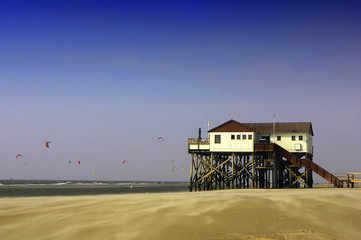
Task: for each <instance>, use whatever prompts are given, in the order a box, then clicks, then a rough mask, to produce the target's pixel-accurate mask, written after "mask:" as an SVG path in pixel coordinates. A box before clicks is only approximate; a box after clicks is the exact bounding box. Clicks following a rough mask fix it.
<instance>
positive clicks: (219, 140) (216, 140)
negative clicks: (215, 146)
mask: <svg viewBox="0 0 361 240" xmlns="http://www.w3.org/2000/svg"><path fill="white" fill-rule="evenodd" d="M214 143H221V135H214Z"/></svg>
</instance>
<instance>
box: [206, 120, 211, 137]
mask: <svg viewBox="0 0 361 240" xmlns="http://www.w3.org/2000/svg"><path fill="white" fill-rule="evenodd" d="M207 126H208V131H209V126H211V123H210V122H209V121H208V124H207ZM208 131H207V132H208ZM208 138H209V133H208Z"/></svg>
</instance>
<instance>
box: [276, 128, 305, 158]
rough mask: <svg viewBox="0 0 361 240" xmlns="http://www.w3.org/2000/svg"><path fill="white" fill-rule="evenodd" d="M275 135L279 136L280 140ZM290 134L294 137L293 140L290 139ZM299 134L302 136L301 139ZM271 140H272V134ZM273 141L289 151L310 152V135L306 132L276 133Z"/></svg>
mask: <svg viewBox="0 0 361 240" xmlns="http://www.w3.org/2000/svg"><path fill="white" fill-rule="evenodd" d="M277 136H281V140H277ZM292 136H294V137H295V138H294V140H292ZM300 136H302V140H300ZM271 142H273V136H272V135H271ZM275 143H276V144H278V145H280V146H281V147H283V148H284V149H286V150H287V151H289V152H308V153H312V136H311V135H310V134H308V133H276V134H275Z"/></svg>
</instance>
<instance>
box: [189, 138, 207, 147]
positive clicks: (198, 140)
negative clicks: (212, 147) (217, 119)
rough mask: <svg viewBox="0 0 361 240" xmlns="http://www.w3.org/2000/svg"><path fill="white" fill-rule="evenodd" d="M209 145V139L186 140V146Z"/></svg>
mask: <svg viewBox="0 0 361 240" xmlns="http://www.w3.org/2000/svg"><path fill="white" fill-rule="evenodd" d="M198 143H199V145H201V144H209V138H188V144H198Z"/></svg>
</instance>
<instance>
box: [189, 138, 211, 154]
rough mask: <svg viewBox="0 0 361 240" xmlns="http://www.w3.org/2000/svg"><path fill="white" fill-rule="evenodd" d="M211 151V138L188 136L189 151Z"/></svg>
mask: <svg viewBox="0 0 361 240" xmlns="http://www.w3.org/2000/svg"><path fill="white" fill-rule="evenodd" d="M193 151H209V138H188V152H193Z"/></svg>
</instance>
